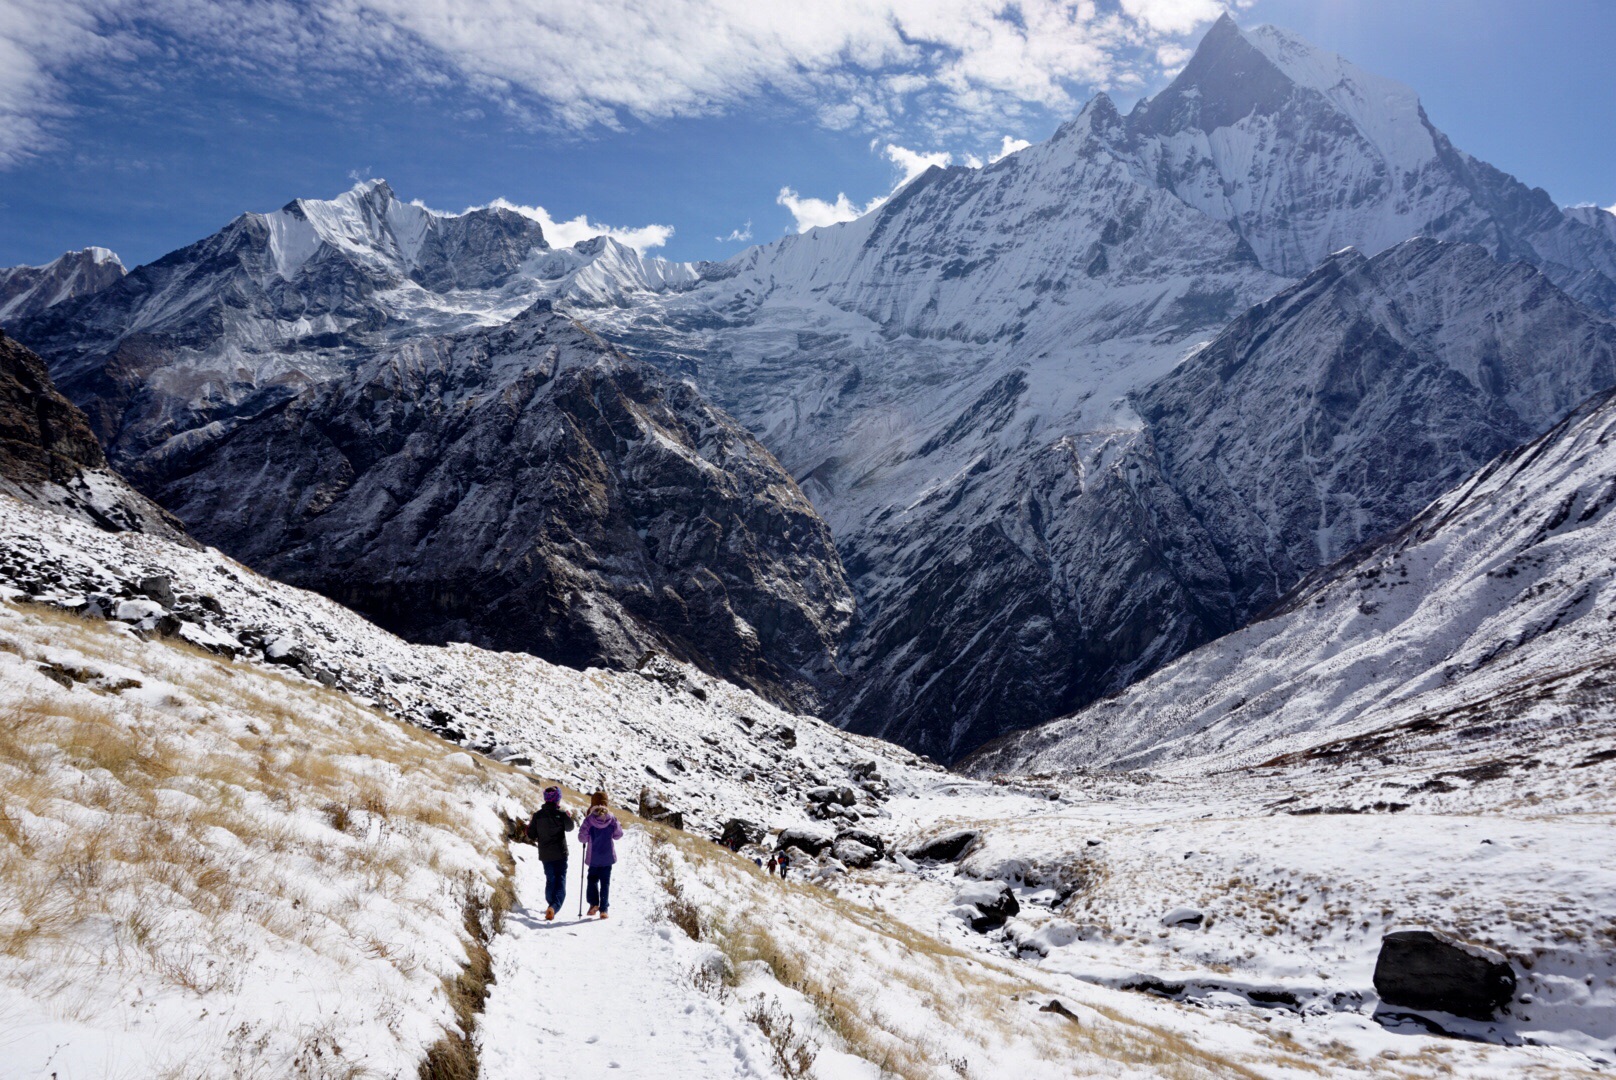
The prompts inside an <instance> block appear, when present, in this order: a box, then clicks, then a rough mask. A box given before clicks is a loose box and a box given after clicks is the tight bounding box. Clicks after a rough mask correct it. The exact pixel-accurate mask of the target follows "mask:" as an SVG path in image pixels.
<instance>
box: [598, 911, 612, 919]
mask: <svg viewBox="0 0 1616 1080" xmlns="http://www.w3.org/2000/svg"><path fill="white" fill-rule="evenodd" d="M600 917H601V918H603V919H609V918H611V916H610V915H608V914H606V913H605V912H604V911H603V912H601V913H600Z"/></svg>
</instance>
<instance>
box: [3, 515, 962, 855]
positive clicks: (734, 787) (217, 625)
mask: <svg viewBox="0 0 1616 1080" xmlns="http://www.w3.org/2000/svg"><path fill="white" fill-rule="evenodd" d="M0 539H3V543H0V585H3V586H4V587H5V589H6V595H7V596H9V597H12V598H23V599H31V600H32V601H33V602H35V603H42V604H47V605H50V606H53V607H62V608H67V609H69V610H75V611H81V612H88V613H90V614H92V615H93V614H95V613H97V612H100V613H103V615H104V616H107V617H111V618H113V619H116V620H125V621H128V622H129V624H130V625H132V626H133V627H134V628H136V629H137V630H139V631H140V632H143V633H165V634H172V635H174V636H176V637H179V638H181V639H183V640H186V641H189V642H191V643H192V644H195V645H197V646H198V647H201V648H205V649H210V650H212V651H217V652H221V653H224V654H226V655H234V656H238V657H240V658H242V659H244V660H248V661H251V662H254V663H264V664H270V665H275V666H278V667H280V668H282V669H287V670H290V671H293V672H297V673H299V674H300V675H301V676H302V677H304V678H307V679H309V680H310V681H311V682H312V683H316V684H325V685H327V686H330V687H333V688H335V689H337V690H340V691H342V692H344V693H346V694H349V695H352V696H353V697H354V699H355V700H357V701H359V702H360V703H362V704H366V705H369V706H371V707H376V708H380V709H382V710H384V711H385V712H387V713H389V714H391V715H392V716H395V717H397V718H399V719H401V720H404V721H407V722H409V723H412V724H416V725H418V726H421V727H424V728H426V729H427V730H429V731H432V732H435V733H437V734H439V735H441V736H443V737H445V738H447V739H449V740H450V741H452V742H456V743H459V744H461V745H463V746H465V747H466V748H467V749H468V750H472V751H474V752H477V753H481V754H486V755H489V756H491V757H493V758H495V759H496V760H500V761H503V762H508V763H510V764H513V765H516V766H518V767H520V768H522V769H523V770H525V771H528V772H530V773H532V774H533V775H534V776H535V777H542V778H546V779H556V780H563V781H566V782H568V783H569V784H574V785H576V786H578V787H579V788H580V789H589V790H592V789H593V788H594V787H595V786H596V785H598V784H600V783H602V782H604V783H605V784H606V786H607V788H608V790H609V791H611V792H612V793H613V797H614V799H615V800H617V801H619V802H622V803H625V804H632V803H633V802H634V800H635V799H636V798H637V797H638V795H639V792H640V790H641V788H642V787H649V788H651V789H652V791H653V792H655V793H656V794H657V795H659V796H660V798H661V800H662V801H663V802H664V803H665V804H666V805H667V806H668V807H669V808H670V809H673V810H678V811H680V812H682V813H683V814H684V818H685V821H686V823H687V825H688V827H691V828H696V829H703V830H710V831H712V832H713V833H716V832H717V830H718V827H719V826H720V825H722V824H723V823H724V822H725V821H727V820H728V819H729V818H731V817H742V818H746V819H749V820H753V821H757V822H760V823H762V824H763V825H765V826H767V827H769V828H771V829H778V828H781V827H784V826H788V825H808V824H810V823H811V822H812V820H813V818H812V817H811V816H810V810H811V809H812V807H813V805H814V804H812V803H810V802H809V801H808V800H806V799H805V798H804V797H803V793H804V792H806V791H807V790H809V789H811V788H814V787H817V786H822V785H824V784H827V783H831V784H843V785H850V786H851V787H853V788H854V789H855V790H857V791H859V792H860V797H859V806H858V807H855V808H851V813H852V814H853V815H854V816H856V815H857V814H859V813H861V812H862V813H864V814H867V815H870V816H871V817H872V818H874V819H875V820H879V819H880V818H881V817H882V816H883V814H884V811H882V810H881V808H880V800H881V798H884V797H885V795H882V796H876V795H869V794H865V790H864V786H863V780H862V778H861V775H859V770H862V769H864V768H866V767H868V766H869V765H870V763H875V767H876V770H877V772H878V774H879V776H880V777H881V778H882V785H881V787H882V790H883V791H885V790H887V789H890V790H891V791H895V792H901V791H904V790H907V787H908V785H910V784H912V783H914V782H916V781H917V779H918V778H920V777H924V776H926V775H929V774H932V773H934V772H935V771H937V767H936V766H934V765H931V764H929V763H927V762H924V761H923V760H922V759H920V758H917V757H916V756H915V755H913V754H910V753H908V752H906V751H903V750H901V749H899V748H896V747H892V746H889V745H887V744H884V743H881V742H879V741H877V740H873V739H868V738H864V737H861V736H857V735H850V734H846V733H843V732H841V731H838V730H837V729H835V728H833V727H831V726H830V725H828V724H825V723H823V722H822V721H820V720H817V719H815V718H813V717H810V716H797V715H793V714H790V713H787V712H785V711H783V710H781V709H779V708H777V707H776V706H773V705H771V704H769V703H768V702H766V701H764V700H763V699H761V698H759V697H757V696H756V695H754V694H752V693H750V692H748V691H746V690H743V689H740V688H739V687H736V686H734V685H732V684H729V683H726V682H723V681H721V680H719V679H716V678H713V677H711V676H708V675H705V674H703V673H701V672H699V671H697V670H696V669H695V668H693V667H690V666H689V665H684V664H678V663H675V662H673V661H671V660H669V659H668V658H667V657H663V656H648V657H647V658H646V659H645V661H644V662H643V663H642V664H641V665H640V666H639V667H638V668H637V669H636V670H632V671H604V670H599V669H590V670H586V671H582V672H580V671H577V670H574V669H570V668H564V667H559V666H556V665H552V664H549V663H546V662H545V661H543V660H539V659H537V658H535V657H532V656H528V655H526V654H522V653H495V652H488V651H485V650H482V649H478V648H476V647H474V646H470V645H449V646H424V645H413V644H410V643H408V642H406V641H404V640H402V639H400V638H398V637H396V636H394V635H392V634H389V633H387V632H386V631H384V630H381V629H379V628H378V627H376V626H374V625H373V624H371V623H369V622H367V621H366V620H364V619H363V618H362V617H360V616H359V615H357V614H355V613H354V612H352V611H349V610H348V609H347V608H344V607H342V606H341V605H338V604H336V603H334V602H333V601H330V600H328V599H326V598H324V597H322V596H319V595H318V594H314V593H309V592H305V591H303V590H300V589H296V588H293V587H291V586H288V585H284V584H281V583H279V582H275V581H273V580H270V579H267V578H263V577H260V576H259V575H257V574H255V573H254V572H253V571H251V570H249V569H247V568H246V567H243V566H241V565H240V564H239V563H235V562H234V561H232V560H230V559H228V558H227V557H225V556H223V555H222V554H220V553H219V552H218V551H216V550H213V549H207V550H204V551H192V550H189V549H187V548H184V547H180V546H178V545H175V544H172V543H168V542H165V541H162V540H160V539H157V538H155V537H151V536H145V535H139V534H108V533H105V532H101V531H99V530H97V529H95V528H94V527H92V526H89V525H88V524H85V523H82V522H78V521H74V520H71V519H68V518H64V517H62V516H60V515H58V514H53V513H51V512H49V511H45V510H41V509H39V508H37V507H33V506H30V505H28V504H24V503H20V502H17V501H16V500H14V499H11V498H9V497H0ZM157 579H161V580H157ZM143 585H144V586H146V588H147V591H146V592H144V593H143V592H141V591H140V589H141V587H142V586H143ZM152 593H155V594H156V595H158V596H160V597H163V600H162V601H159V600H154V599H152V597H151V595H148V594H152ZM866 775H867V774H866Z"/></svg>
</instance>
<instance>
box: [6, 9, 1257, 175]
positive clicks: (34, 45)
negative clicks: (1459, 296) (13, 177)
mask: <svg viewBox="0 0 1616 1080" xmlns="http://www.w3.org/2000/svg"><path fill="white" fill-rule="evenodd" d="M1240 2H1242V0H1012V2H1010V3H1006V2H1005V0H818V2H816V3H813V4H773V3H761V4H760V3H757V2H756V0H666V2H663V3H658V4H646V3H644V2H643V0H593V2H591V3H587V4H565V5H563V4H558V3H555V2H554V0H321V2H317V0H0V3H3V4H4V15H3V17H0V164H4V163H8V162H10V163H14V162H15V161H16V160H19V159H20V158H22V157H24V156H26V155H27V154H29V153H31V152H34V151H37V150H39V149H40V148H41V147H43V146H44V145H46V144H47V142H48V141H49V138H50V130H51V124H52V121H53V120H54V119H55V118H56V117H58V116H59V115H60V114H61V111H62V109H63V107H64V101H65V88H66V87H67V86H68V85H70V84H71V82H72V81H73V79H74V77H75V74H76V73H78V72H80V71H82V70H83V69H85V67H86V66H87V65H92V64H96V65H107V64H113V65H115V64H118V63H123V62H126V61H128V60H129V59H131V58H133V57H135V56H138V55H140V54H141V53H142V52H143V51H156V50H158V48H159V43H160V48H161V49H162V50H164V51H169V50H172V51H173V53H174V54H175V55H178V56H180V57H181V58H182V59H183V60H184V61H185V62H188V63H194V64H217V65H219V66H222V67H226V68H228V69H229V70H231V71H232V72H233V73H235V74H237V75H239V77H241V78H243V79H248V80H253V79H256V80H260V81H265V82H271V81H278V83H279V86H280V87H281V88H282V89H283V90H287V91H289V92H294V93H295V92H296V88H297V87H298V86H300V85H302V79H303V77H304V76H305V75H306V74H308V73H310V72H319V73H325V74H329V73H333V72H337V73H348V72H362V73H365V74H366V75H368V76H372V77H375V78H381V79H403V80H408V81H410V82H412V83H414V84H416V85H420V86H427V87H435V86H443V85H446V84H458V85H463V86H468V87H470V88H472V89H473V90H475V91H477V92H480V93H482V94H483V95H485V96H486V97H487V98H488V99H490V100H491V101H493V102H495V103H496V104H498V105H500V106H501V107H504V108H505V109H507V110H508V111H510V112H511V113H512V114H513V115H517V116H520V117H524V118H529V119H533V120H536V121H539V122H543V123H549V124H554V125H559V126H561V127H566V128H572V129H576V130H587V129H590V128H595V127H606V128H611V127H616V126H620V125H622V124H623V123H625V122H626V121H627V120H628V119H630V118H635V119H639V120H658V119H664V118H669V117H676V116H697V115H712V114H717V113H722V112H724V111H727V110H729V109H732V108H735V107H737V106H739V105H741V104H743V103H745V102H748V101H751V100H753V99H756V98H757V97H759V96H760V95H765V94H772V95H778V96H779V97H783V98H785V99H787V100H790V101H794V102H797V103H798V104H799V105H801V106H803V107H804V108H806V109H807V110H808V112H809V113H810V115H812V116H814V117H815V118H816V119H817V120H818V122H819V123H821V124H824V125H826V126H829V127H833V128H843V129H845V128H858V127H863V128H865V129H867V130H869V131H872V132H875V133H878V134H883V135H886V136H888V137H890V136H891V135H893V134H894V133H896V132H898V131H901V130H907V131H927V132H931V133H932V134H933V135H934V136H935V137H936V138H937V141H943V136H944V135H950V136H961V135H970V136H973V137H977V138H980V137H983V136H985V135H986V134H987V133H988V132H990V131H992V130H993V129H994V128H998V129H999V130H1001V131H1002V130H1003V129H1004V128H1005V127H1006V126H1010V124H1009V123H1008V121H1013V120H1014V119H1015V118H1016V117H1018V116H1020V115H1022V114H1023V113H1024V111H1025V109H1027V108H1028V107H1039V108H1045V109H1050V110H1054V111H1057V112H1070V111H1072V110H1073V109H1074V108H1075V104H1076V101H1075V97H1076V96H1077V95H1079V93H1080V92H1086V90H1087V89H1089V88H1094V87H1107V86H1130V85H1137V84H1138V83H1139V82H1140V80H1141V79H1142V78H1143V77H1145V76H1146V75H1148V74H1153V73H1154V72H1155V71H1157V70H1158V69H1159V68H1160V66H1161V65H1162V63H1163V62H1164V60H1170V59H1171V58H1172V57H1174V56H1176V55H1177V54H1176V53H1175V52H1172V51H1171V49H1172V48H1174V47H1178V46H1181V45H1182V43H1183V40H1184V39H1185V38H1186V37H1187V36H1188V35H1190V34H1192V33H1194V32H1195V31H1196V30H1197V29H1199V28H1200V27H1201V26H1203V25H1204V24H1205V23H1206V22H1207V21H1208V20H1210V19H1212V18H1214V17H1216V15H1217V14H1218V13H1219V12H1220V11H1221V10H1223V8H1224V7H1225V6H1228V5H1229V4H1230V3H1236V4H1238V3H1240ZM1164 47H1166V48H1167V49H1168V51H1166V52H1160V51H1159V50H1161V49H1163V48H1164Z"/></svg>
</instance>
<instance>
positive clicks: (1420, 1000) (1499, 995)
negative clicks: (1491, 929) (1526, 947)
mask: <svg viewBox="0 0 1616 1080" xmlns="http://www.w3.org/2000/svg"><path fill="white" fill-rule="evenodd" d="M1375 992H1376V993H1378V994H1379V995H1380V1000H1381V1001H1383V1002H1385V1003H1386V1004H1388V1005H1402V1006H1404V1007H1406V1008H1410V1009H1434V1010H1437V1011H1440V1012H1445V1013H1452V1014H1453V1015H1455V1016H1465V1017H1469V1018H1470V1019H1472V1020H1489V1019H1491V1018H1492V1017H1493V1015H1494V1014H1495V1013H1496V1012H1497V1011H1498V1010H1499V1009H1500V1008H1502V1007H1503V1006H1505V1005H1507V1004H1509V1002H1510V1000H1511V999H1512V998H1513V997H1514V996H1515V970H1514V969H1513V968H1511V967H1510V965H1509V961H1508V960H1507V959H1505V958H1504V954H1503V953H1501V952H1499V951H1498V950H1496V949H1489V948H1487V947H1486V946H1484V945H1474V944H1471V943H1470V942H1467V941H1460V940H1459V939H1458V938H1456V937H1453V936H1451V935H1449V934H1444V933H1442V932H1441V931H1439V930H1399V931H1397V932H1396V933H1392V934H1387V935H1386V936H1385V937H1384V938H1382V939H1381V942H1380V957H1379V958H1378V959H1377V960H1376V961H1375Z"/></svg>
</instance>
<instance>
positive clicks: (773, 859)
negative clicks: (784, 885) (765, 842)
mask: <svg viewBox="0 0 1616 1080" xmlns="http://www.w3.org/2000/svg"><path fill="white" fill-rule="evenodd" d="M779 866H780V857H779V856H778V855H770V856H769V876H770V877H773V876H774V873H775V870H777V869H778V868H779Z"/></svg>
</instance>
